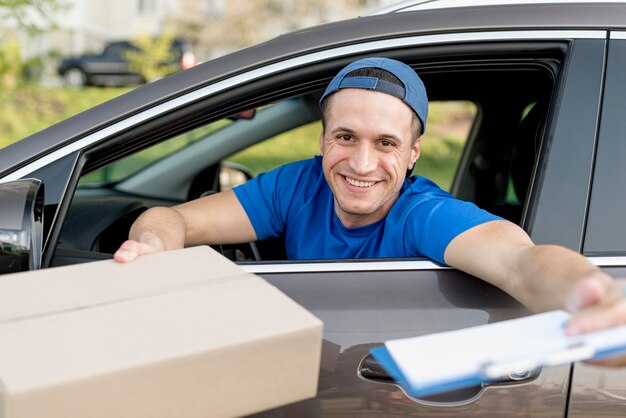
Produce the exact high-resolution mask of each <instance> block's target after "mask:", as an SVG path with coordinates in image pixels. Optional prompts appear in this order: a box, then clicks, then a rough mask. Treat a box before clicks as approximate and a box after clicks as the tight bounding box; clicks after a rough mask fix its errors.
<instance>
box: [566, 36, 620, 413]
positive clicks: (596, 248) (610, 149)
mask: <svg viewBox="0 0 626 418" xmlns="http://www.w3.org/2000/svg"><path fill="white" fill-rule="evenodd" d="M625 71H626V33H625V32H620V31H615V32H612V33H611V37H610V41H609V45H608V58H607V70H606V81H605V83H604V100H603V102H602V111H601V121H602V123H601V125H600V128H599V135H598V143H597V153H596V157H595V165H594V170H593V182H592V184H591V193H590V200H589V216H588V221H587V227H586V229H585V240H584V245H583V251H584V254H585V255H586V256H587V257H588V258H589V259H590V260H591V261H592V262H593V263H595V264H596V265H598V266H600V267H602V269H603V270H605V271H607V272H608V273H609V274H611V275H612V276H613V277H617V278H622V283H624V280H623V278H624V277H626V223H625V222H624V219H623V214H624V213H625V211H626V193H625V192H624V180H626V168H625V167H624V161H623V159H624V155H626V136H625V135H624V132H626V122H625V121H624V111H623V109H624V106H625V105H626V88H625V86H626V84H625V81H626V80H625V78H624V74H626V73H625ZM624 284H626V283H624ZM600 407H601V408H602V411H603V416H607V417H619V416H624V412H625V411H626V375H625V374H624V371H623V370H611V369H606V368H601V367H596V366H593V365H589V364H576V366H575V367H574V373H573V380H572V394H571V400H570V407H569V410H570V416H571V417H589V416H593V415H594V414H595V411H597V410H598V408H600Z"/></svg>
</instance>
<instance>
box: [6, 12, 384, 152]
mask: <svg viewBox="0 0 626 418" xmlns="http://www.w3.org/2000/svg"><path fill="white" fill-rule="evenodd" d="M389 3H393V1H386V0H298V1H295V0H106V1H104V0H0V148H1V147H4V146H6V145H8V144H10V143H12V142H14V141H16V140H19V139H21V138H23V137H25V136H28V135H29V134H31V133H34V132H36V131H39V130H41V129H43V128H45V127H47V126H50V125H52V124H54V123H55V122H58V121H59V120H62V119H65V118H67V117H69V116H71V115H73V114H75V113H78V112H80V111H82V110H84V109H86V108H89V107H92V106H94V105H96V104H98V103H101V102H103V101H106V100H108V99H110V98H112V97H115V96H118V95H120V94H122V93H124V92H126V91H128V90H129V89H132V88H135V87H136V86H138V85H141V84H142V83H145V82H149V81H152V80H154V79H157V78H160V77H163V76H166V75H168V74H170V73H172V72H175V71H179V70H181V69H184V68H187V67H189V66H193V65H196V64H197V63H199V62H202V61H206V60H209V59H211V58H215V57H217V56H220V55H223V54H226V53H228V52H231V51H234V50H237V49H240V48H244V47H246V46H249V45H252V44H256V43H259V42H262V41H264V40H267V39H270V38H273V37H276V36H278V35H280V34H281V33H285V32H290V31H293V30H296V29H300V28H304V27H307V26H312V25H316V24H320V23H325V22H330V21H336V20H341V19H347V18H353V17H357V16H360V15H363V14H366V13H368V12H369V11H372V10H375V9H377V8H379V7H382V6H384V5H387V4H389Z"/></svg>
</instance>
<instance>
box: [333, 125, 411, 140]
mask: <svg viewBox="0 0 626 418" xmlns="http://www.w3.org/2000/svg"><path fill="white" fill-rule="evenodd" d="M330 132H331V133H333V134H334V133H337V132H347V133H349V134H355V133H356V131H355V130H354V129H350V128H347V127H345V126H338V127H336V128H335V129H333V130H332V131H330ZM378 138H379V139H391V140H395V141H400V138H398V137H397V136H396V135H394V134H386V133H382V134H380V135H378Z"/></svg>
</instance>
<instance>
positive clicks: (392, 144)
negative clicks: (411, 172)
mask: <svg viewBox="0 0 626 418" xmlns="http://www.w3.org/2000/svg"><path fill="white" fill-rule="evenodd" d="M380 145H382V146H383V147H393V146H394V145H395V144H394V143H393V142H391V141H387V140H383V141H380Z"/></svg>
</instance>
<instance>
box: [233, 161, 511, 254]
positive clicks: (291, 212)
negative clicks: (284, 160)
mask: <svg viewBox="0 0 626 418" xmlns="http://www.w3.org/2000/svg"><path fill="white" fill-rule="evenodd" d="M234 192H235V194H236V196H237V198H238V199H239V201H240V202H241V204H242V205H243V208H244V209H245V211H246V213H247V215H248V217H249V218H250V221H251V222H252V226H253V227H254V230H255V232H256V235H257V237H258V239H259V240H263V239H268V238H275V237H281V236H284V238H285V246H286V249H287V257H288V258H289V259H294V260H307V259H308V260H311V259H341V258H397V257H422V256H423V257H429V258H431V259H433V260H436V261H438V262H440V263H444V259H443V254H444V252H445V250H446V247H447V246H448V244H449V243H450V241H452V239H453V238H454V237H456V236H457V235H459V234H460V233H462V232H464V231H466V230H468V229H470V228H472V227H474V226H476V225H479V224H481V223H484V222H488V221H492V220H496V219H501V218H499V217H497V216H495V215H492V214H490V213H489V212H486V211H484V210H482V209H480V208H478V207H477V206H476V205H474V204H473V203H470V202H464V201H461V200H458V199H455V198H454V197H452V196H451V195H450V194H449V193H447V192H446V191H444V190H442V189H440V188H439V187H437V185H435V184H434V183H433V182H431V181H430V180H428V179H425V178H423V177H416V176H414V177H410V178H407V179H405V180H404V184H403V185H402V188H401V190H400V195H399V197H398V199H397V200H396V202H395V203H394V205H393V207H392V208H391V210H390V211H389V213H388V214H387V216H386V217H384V218H383V219H381V220H379V221H377V222H375V223H373V224H370V225H366V226H361V227H356V228H346V227H345V226H343V224H342V223H341V221H340V220H339V218H338V217H337V214H336V213H335V208H334V200H333V194H332V191H331V190H330V187H329V186H328V183H327V182H326V179H325V178H324V173H323V171H322V158H321V157H319V156H317V157H314V158H313V159H310V160H304V161H298V162H295V163H290V164H286V165H284V166H282V167H279V168H277V169H275V170H272V171H270V172H268V173H264V174H260V175H259V176H257V177H256V178H254V179H252V180H250V181H249V182H247V183H246V184H243V185H241V186H238V187H236V188H235V189H234Z"/></svg>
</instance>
